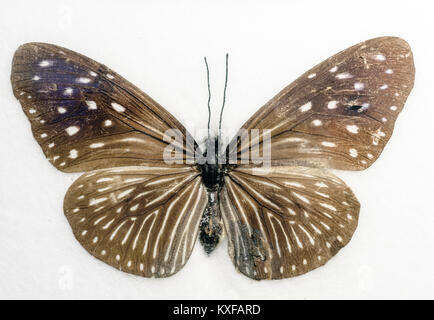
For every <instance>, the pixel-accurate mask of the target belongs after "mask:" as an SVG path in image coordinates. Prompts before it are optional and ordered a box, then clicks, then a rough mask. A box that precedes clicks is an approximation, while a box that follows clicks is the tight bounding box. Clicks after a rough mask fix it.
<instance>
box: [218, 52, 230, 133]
mask: <svg viewBox="0 0 434 320" xmlns="http://www.w3.org/2000/svg"><path fill="white" fill-rule="evenodd" d="M228 60H229V54H227V53H226V77H225V88H224V90H223V103H222V108H221V110H220V121H219V140H220V141H221V131H222V118H223V110H224V108H225V102H226V88H227V87H228Z"/></svg>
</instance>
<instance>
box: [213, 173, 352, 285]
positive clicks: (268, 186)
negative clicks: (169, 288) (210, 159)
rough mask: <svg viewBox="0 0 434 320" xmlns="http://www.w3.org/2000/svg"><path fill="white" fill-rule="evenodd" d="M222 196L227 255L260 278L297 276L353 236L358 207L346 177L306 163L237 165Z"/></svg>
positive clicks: (327, 256)
mask: <svg viewBox="0 0 434 320" xmlns="http://www.w3.org/2000/svg"><path fill="white" fill-rule="evenodd" d="M256 170H258V169H256ZM220 199H221V209H222V217H223V222H224V225H225V229H226V231H227V235H228V241H229V255H230V256H231V258H232V261H233V263H234V265H235V267H236V268H237V269H238V270H239V271H240V272H242V273H243V274H244V275H246V276H248V277H250V278H253V279H257V280H260V279H281V278H287V277H293V276H297V275H300V274H303V273H305V272H308V271H310V270H312V269H314V268H317V267H319V266H321V265H323V264H324V263H326V262H327V260H329V259H330V258H331V257H332V256H333V255H335V254H336V253H337V252H338V251H339V249H341V248H342V247H343V246H345V245H346V244H347V243H348V241H350V239H351V237H352V235H353V233H354V231H355V229H356V227H357V221H358V215H359V208H360V205H359V203H358V201H357V199H356V198H355V196H354V195H353V193H352V192H351V190H350V189H349V188H348V187H347V186H346V185H345V183H344V182H343V181H341V180H340V179H338V178H337V177H335V176H334V175H332V174H331V173H328V172H326V171H325V170H322V169H315V168H307V167H287V166H279V167H272V168H271V170H270V171H267V172H260V171H253V170H252V169H250V168H238V169H235V170H233V171H231V172H230V173H229V174H228V176H226V178H225V186H224V187H223V190H222V192H221V194H220Z"/></svg>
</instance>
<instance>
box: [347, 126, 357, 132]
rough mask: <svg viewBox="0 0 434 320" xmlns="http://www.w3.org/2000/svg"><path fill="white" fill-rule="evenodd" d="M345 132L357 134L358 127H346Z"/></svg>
mask: <svg viewBox="0 0 434 320" xmlns="http://www.w3.org/2000/svg"><path fill="white" fill-rule="evenodd" d="M347 130H348V131H349V132H351V133H358V132H359V127H358V126H356V125H349V126H347Z"/></svg>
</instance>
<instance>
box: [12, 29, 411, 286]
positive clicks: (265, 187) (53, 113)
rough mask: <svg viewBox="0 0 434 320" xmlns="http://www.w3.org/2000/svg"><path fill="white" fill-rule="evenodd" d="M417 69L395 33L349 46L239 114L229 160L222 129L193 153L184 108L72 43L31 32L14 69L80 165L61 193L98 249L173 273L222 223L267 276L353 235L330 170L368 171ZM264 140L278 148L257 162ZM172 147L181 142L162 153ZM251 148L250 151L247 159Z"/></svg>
mask: <svg viewBox="0 0 434 320" xmlns="http://www.w3.org/2000/svg"><path fill="white" fill-rule="evenodd" d="M414 74H415V69H414V63H413V56H412V53H411V50H410V47H409V45H408V44H407V43H406V42H405V41H404V40H402V39H400V38H396V37H381V38H375V39H371V40H368V41H365V42H362V43H359V44H356V45H354V46H352V47H350V48H348V49H346V50H343V51H341V52H340V53H338V54H336V55H334V56H332V57H330V58H329V59H327V60H325V61H323V62H322V63H320V64H318V65H317V66H315V67H314V68H312V69H311V70H309V71H308V72H306V73H305V74H303V75H302V76H301V77H299V78H298V79H297V80H296V81H294V82H293V83H292V84H290V85H289V86H288V87H286V88H284V89H283V90H282V91H281V92H280V93H278V94H277V95H276V96H275V97H274V98H273V99H271V100H270V101H269V102H268V103H267V104H266V105H264V106H263V107H262V108H260V109H259V110H258V111H257V112H256V113H255V114H254V115H253V116H252V117H251V118H250V119H249V120H248V121H247V122H246V123H245V124H244V125H243V126H242V128H241V129H240V134H237V136H236V137H235V138H234V139H233V140H232V141H233V142H235V143H233V144H232V143H230V144H229V147H228V148H227V149H226V150H225V151H224V155H225V157H226V156H227V155H235V159H234V160H235V162H236V163H235V164H233V162H230V164H228V161H219V159H221V157H220V158H219V156H218V153H217V152H216V151H215V150H218V152H220V151H219V150H221V148H219V147H220V141H219V139H218V138H215V137H214V138H211V139H209V140H208V141H207V142H206V149H207V151H206V152H205V153H204V154H203V155H202V158H204V159H206V160H205V161H202V160H203V159H202V160H201V161H198V160H197V159H195V160H194V161H192V162H189V161H186V160H187V159H191V158H193V159H194V155H195V151H196V150H195V149H196V146H197V143H196V142H194V139H193V138H192V137H191V135H190V134H189V133H188V131H187V130H185V128H184V127H183V126H182V124H181V123H180V122H179V121H177V120H176V119H175V118H174V117H173V116H172V115H171V114H170V113H169V112H168V111H167V110H165V109H164V108H163V107H162V106H161V105H159V104H158V103H157V102H156V101H154V100H153V99H152V98H151V97H149V96H148V95H146V94H145V93H144V92H143V91H141V90H140V89H138V88H137V87H135V86H134V85H133V84H131V83H130V82H128V81H127V80H126V79H124V78H122V77H121V76H120V75H119V74H117V73H115V72H114V71H113V70H111V69H109V68H107V67H106V66H104V65H102V64H100V63H98V62H96V61H94V60H92V59H90V58H88V57H85V56H83V55H81V54H78V53H76V52H74V51H71V50H68V49H65V48H62V47H59V46H55V45H52V44H45V43H28V44H24V45H22V46H20V47H19V48H18V49H17V51H16V53H15V55H14V58H13V62H12V72H11V82H12V87H13V92H14V95H15V97H16V98H17V99H18V100H19V101H20V103H21V105H22V108H23V111H24V113H25V114H26V116H27V117H28V118H29V120H30V123H31V129H32V132H33V135H34V137H35V139H36V140H37V142H38V143H39V144H40V146H41V148H42V150H43V152H44V154H45V156H46V157H47V159H48V160H49V161H50V163H51V164H52V165H53V166H55V167H56V168H57V169H59V170H61V171H63V172H84V173H83V174H82V175H81V176H80V177H79V178H78V179H77V180H76V181H75V182H74V183H73V184H72V185H71V187H70V188H69V189H68V191H67V193H66V195H65V200H64V213H65V216H66V218H67V220H68V222H69V224H70V225H71V228H72V231H73V234H74V236H75V238H76V239H77V240H78V241H79V243H80V244H81V245H82V246H83V247H84V248H85V249H86V250H87V251H88V252H89V253H90V254H91V255H93V256H94V257H96V258H97V259H99V260H101V261H103V262H105V263H107V264H109V265H111V266H113V267H115V268H117V269H120V270H122V271H125V272H128V273H132V274H136V275H140V276H144V277H168V276H171V275H173V274H175V273H176V272H178V271H179V270H180V269H181V268H182V267H183V266H184V265H185V264H186V262H187V261H188V258H189V256H190V254H191V252H192V250H193V247H194V244H195V242H196V240H197V238H198V237H199V239H200V242H201V243H202V245H203V247H204V249H205V251H206V252H208V253H210V252H212V251H213V250H214V249H215V247H216V246H217V245H218V243H219V241H220V239H221V237H222V236H223V235H225V236H226V237H227V240H228V241H227V242H228V253H229V256H230V258H231V260H232V262H233V264H234V266H235V268H236V269H237V270H238V271H240V272H241V273H242V274H244V275H245V276H247V277H249V278H252V279H256V280H261V279H282V278H288V277H294V276H298V275H301V274H304V273H306V272H308V271H310V270H313V269H315V268H317V267H320V266H322V265H324V264H325V263H326V262H327V261H328V260H329V259H330V258H331V257H333V256H334V255H335V254H336V253H337V252H338V251H339V250H340V249H341V248H343V247H344V246H345V245H346V244H347V243H348V242H349V241H350V240H351V238H352V236H353V233H354V232H355V230H356V227H357V223H358V216H359V210H360V204H359V202H358V200H357V198H356V196H355V195H354V194H353V192H352V191H351V189H350V188H349V187H348V186H347V185H346V184H345V182H343V181H342V180H341V179H339V178H338V177H336V176H335V175H334V174H333V173H331V172H330V171H329V170H328V169H340V170H364V169H366V168H368V167H369V166H371V165H372V164H373V163H374V162H375V160H376V159H377V158H378V157H379V156H380V154H381V152H382V150H383V148H384V147H385V145H386V143H387V141H388V140H389V139H390V137H391V135H392V131H393V128H394V123H395V120H396V119H397V116H398V114H399V112H400V111H401V110H402V108H403V106H404V103H405V101H406V99H407V97H408V95H409V94H410V91H411V89H412V87H413V82H414ZM168 131H170V132H175V133H176V134H175V135H174V141H175V144H176V147H173V146H172V145H171V144H172V143H171V142H170V141H172V140H171V139H169V140H170V141H169V140H166V139H165V138H166V135H165V133H166V132H168ZM258 132H259V133H260V134H263V136H262V138H261V136H256V137H257V139H256V138H255V135H254V133H256V134H257V133H258ZM250 133H251V136H250V137H249V134H250ZM267 134H268V137H269V139H265V136H266V135H267ZM170 136H172V135H170ZM264 141H269V147H270V148H269V149H270V150H271V152H270V153H269V155H270V157H269V158H270V159H268V160H269V161H268V162H267V163H268V167H267V168H260V167H258V166H257V163H256V162H255V161H256V160H257V159H260V158H261V157H260V154H261V153H262V154H265V151H266V150H267V148H268V147H266V144H265V143H264ZM168 147H172V148H170V149H168ZM167 150H169V151H170V152H166V151H167ZM173 150H175V151H176V150H180V151H182V152H180V153H179V154H178V156H177V157H178V158H176V159H175V160H176V162H174V163H173V162H167V161H166V155H167V154H172V151H173ZM261 150H263V152H258V154H256V151H261ZM243 154H247V155H251V158H248V159H247V161H245V162H243V160H245V158H244V157H243ZM175 155H176V152H175ZM199 158H200V157H199ZM184 160H185V161H184ZM225 160H227V159H225ZM231 160H232V158H231ZM265 169H266V170H265Z"/></svg>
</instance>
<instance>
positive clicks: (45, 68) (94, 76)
mask: <svg viewBox="0 0 434 320" xmlns="http://www.w3.org/2000/svg"><path fill="white" fill-rule="evenodd" d="M11 82H12V87H13V92H14V95H15V97H16V98H17V99H18V100H19V101H20V103H21V105H22V107H23V111H24V113H25V114H26V115H27V117H28V118H29V120H30V122H31V126H32V131H33V135H34V137H35V139H36V140H37V141H38V143H39V144H40V145H41V148H42V150H43V151H44V154H45V156H46V157H47V159H48V160H49V161H50V162H51V163H52V164H53V165H54V166H55V167H56V168H57V169H59V170H62V171H65V172H80V171H90V170H93V169H97V168H107V167H116V166H130V165H140V164H144V165H146V164H148V163H152V162H154V163H161V162H163V150H164V148H165V147H166V146H167V145H168V143H169V142H167V141H164V133H165V132H166V131H167V130H169V129H178V130H179V132H178V133H177V134H180V135H181V137H179V140H182V141H183V146H179V148H181V149H182V150H183V154H184V155H183V156H184V158H185V155H188V156H191V155H193V150H194V144H195V143H194V141H193V139H187V137H188V136H189V134H188V133H187V132H186V130H185V128H184V127H183V126H182V125H181V124H180V123H179V122H178V121H177V120H176V119H175V118H174V117H173V116H172V115H171V114H170V113H169V112H167V111H166V110H165V109H164V108H163V107H162V106H160V105H159V104H158V103H157V102H155V101H154V100H152V99H151V98H150V97H149V96H148V95H146V94H145V93H144V92H142V91H141V90H139V89H138V88H137V87H135V86H134V85H133V84H131V83H130V82H128V81H127V80H125V79H124V78H122V77H121V76H120V75H118V74H117V73H115V72H114V71H112V70H110V69H109V68H107V67H106V66H104V65H102V64H100V63H98V62H96V61H94V60H92V59H90V58H87V57H85V56H83V55H81V54H78V53H76V52H73V51H71V50H68V49H65V48H62V47H59V46H55V45H52V44H45V43H27V44H24V45H22V46H20V47H19V48H18V49H17V51H16V52H15V55H14V58H13V62H12V73H11Z"/></svg>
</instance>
